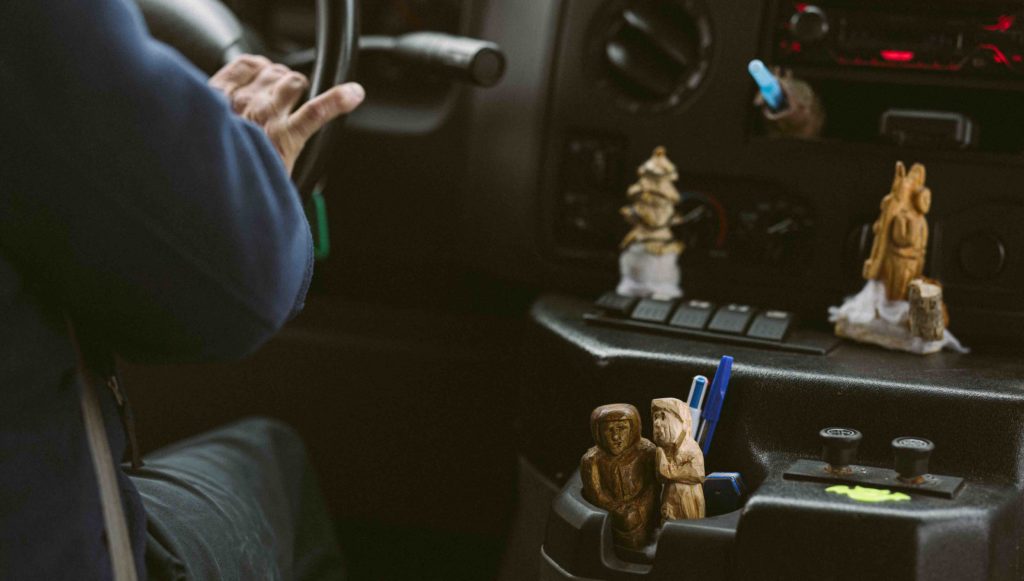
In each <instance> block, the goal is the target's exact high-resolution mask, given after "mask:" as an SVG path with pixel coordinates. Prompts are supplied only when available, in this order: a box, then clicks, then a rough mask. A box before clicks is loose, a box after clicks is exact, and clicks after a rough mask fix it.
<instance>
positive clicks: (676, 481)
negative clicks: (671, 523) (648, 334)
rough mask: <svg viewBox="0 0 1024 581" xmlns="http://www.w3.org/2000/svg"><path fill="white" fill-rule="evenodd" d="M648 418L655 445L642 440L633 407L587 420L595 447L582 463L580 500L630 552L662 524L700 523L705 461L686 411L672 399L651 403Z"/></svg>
mask: <svg viewBox="0 0 1024 581" xmlns="http://www.w3.org/2000/svg"><path fill="white" fill-rule="evenodd" d="M651 415H652V417H653V419H654V430H653V436H654V443H652V442H651V441H650V440H648V439H647V438H644V437H643V436H642V435H641V429H640V414H639V412H638V411H637V409H636V408H635V407H633V406H632V405H629V404H621V403H620V404H609V405H603V406H601V407H598V408H597V409H595V410H594V412H593V413H592V414H591V415H590V430H591V434H592V435H593V437H594V442H595V444H597V445H596V446H594V447H593V448H590V449H589V450H587V453H586V454H584V455H583V459H582V460H581V461H580V477H581V478H582V480H583V497H584V498H585V499H587V501H588V502H590V503H591V504H593V505H595V506H598V507H600V508H603V509H605V510H607V511H608V513H609V516H610V518H611V526H612V533H613V535H614V539H615V544H616V545H619V546H621V547H624V548H627V549H633V550H639V549H642V548H643V547H644V546H645V545H647V544H648V542H650V540H651V535H652V533H653V532H654V530H655V529H656V528H657V527H658V526H659V525H663V524H665V521H668V520H674V519H692V518H703V517H704V489H703V483H704V455H703V454H702V453H701V451H700V448H699V447H698V446H697V442H695V441H694V439H693V422H692V421H691V419H690V409H689V408H688V407H686V405H685V404H684V403H683V402H682V401H680V400H678V399H675V398H662V399H655V400H653V401H652V402H651ZM659 492H660V494H659ZM659 501H660V510H659ZM659 515H660V518H656V517H657V516H659Z"/></svg>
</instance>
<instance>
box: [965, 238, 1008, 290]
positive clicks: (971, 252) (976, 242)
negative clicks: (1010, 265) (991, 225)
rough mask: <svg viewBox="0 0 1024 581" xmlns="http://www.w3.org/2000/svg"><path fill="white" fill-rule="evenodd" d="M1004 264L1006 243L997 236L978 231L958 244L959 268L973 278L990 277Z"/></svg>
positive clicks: (982, 278)
mask: <svg viewBox="0 0 1024 581" xmlns="http://www.w3.org/2000/svg"><path fill="white" fill-rule="evenodd" d="M1004 266H1006V245H1004V244H1003V241H1002V240H1000V239H999V238H998V237H997V236H995V235H993V234H989V233H987V232H978V233H976V234H974V235H972V236H969V237H967V238H965V239H964V241H963V242H962V243H961V244H960V268H962V269H963V271H964V272H965V273H966V274H967V276H969V277H971V278H974V279H981V280H985V279H992V278H995V277H997V276H999V273H1001V272H1002V271H1003V267H1004Z"/></svg>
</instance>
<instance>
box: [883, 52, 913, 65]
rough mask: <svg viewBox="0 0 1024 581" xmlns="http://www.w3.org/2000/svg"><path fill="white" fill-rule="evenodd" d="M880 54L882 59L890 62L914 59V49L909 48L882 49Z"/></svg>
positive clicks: (904, 61) (903, 61)
mask: <svg viewBox="0 0 1024 581" xmlns="http://www.w3.org/2000/svg"><path fill="white" fill-rule="evenodd" d="M880 54H881V55H882V59H883V60H885V61H888V62H891V63H906V62H910V61H912V60H914V51H911V50H883V51H881V53H880Z"/></svg>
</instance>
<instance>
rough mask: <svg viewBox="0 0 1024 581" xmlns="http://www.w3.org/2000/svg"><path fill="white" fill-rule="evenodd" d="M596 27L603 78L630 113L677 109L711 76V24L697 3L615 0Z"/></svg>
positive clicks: (597, 48) (598, 56) (663, 0)
mask: <svg viewBox="0 0 1024 581" xmlns="http://www.w3.org/2000/svg"><path fill="white" fill-rule="evenodd" d="M597 24H598V26H597V34H596V46H595V47H594V48H595V53H596V54H595V56H596V58H597V61H598V63H599V66H598V70H599V75H600V77H601V78H602V81H604V82H605V83H606V84H607V85H608V86H610V87H611V88H612V89H613V90H614V91H615V92H616V94H617V96H618V100H619V102H620V103H621V104H622V105H624V106H626V107H627V108H629V109H631V110H634V111H639V110H645V109H646V110H663V109H668V108H672V107H675V106H677V105H679V104H680V103H682V102H683V101H684V100H685V98H686V97H687V96H688V95H689V94H690V93H692V92H693V91H694V90H695V89H696V88H697V87H698V86H699V85H700V83H701V81H702V80H703V79H704V77H705V75H706V73H707V69H708V64H709V60H710V56H711V44H712V42H711V40H712V39H711V26H710V24H709V22H708V17H707V14H706V12H705V11H704V10H703V7H702V6H701V5H700V4H699V2H698V1H697V0H629V1H616V2H612V3H610V4H609V6H608V8H607V10H606V11H605V12H604V14H603V15H602V16H601V17H600V18H599V21H598V23H597Z"/></svg>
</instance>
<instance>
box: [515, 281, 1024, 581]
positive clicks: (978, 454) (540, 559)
mask: <svg viewBox="0 0 1024 581" xmlns="http://www.w3.org/2000/svg"><path fill="white" fill-rule="evenodd" d="M594 312H596V308H595V307H594V305H593V304H592V303H591V302H590V301H585V300H580V299H576V298H569V297H565V296H557V295H549V296H545V297H543V298H541V299H540V300H539V301H538V302H537V303H536V304H535V305H534V307H533V310H532V314H531V318H532V325H531V330H530V333H529V336H528V338H527V342H526V344H527V347H526V351H525V354H524V368H525V369H527V370H528V371H527V374H526V376H525V377H524V378H523V381H522V387H521V390H520V394H519V402H520V408H519V413H518V416H519V418H520V422H521V425H520V438H521V443H520V447H521V450H522V454H523V462H524V469H523V470H522V471H521V478H524V479H526V480H527V481H532V482H533V488H534V490H546V491H549V492H547V493H541V494H537V493H536V492H535V493H533V495H532V499H533V502H535V503H537V502H543V503H545V504H547V506H548V507H549V508H547V509H546V513H547V514H546V517H545V519H544V525H543V528H541V529H537V530H538V532H537V535H538V537H537V538H536V539H535V542H536V543H537V544H536V545H534V550H536V551H537V553H538V554H537V555H535V558H536V559H537V567H539V569H540V571H541V572H542V573H541V575H540V577H539V578H541V579H545V580H555V579H559V580H561V579H572V580H577V579H610V580H620V579H622V580H625V579H629V580H641V579H691V578H692V579H744V580H746V579H935V580H940V579H1018V578H1020V577H1021V576H1022V574H1024V570H1022V569H1021V568H1020V567H1021V566H1020V563H1021V557H1022V556H1024V555H1022V554H1021V551H1020V544H1019V542H1018V540H1019V538H1020V537H1021V534H1022V533H1024V510H1022V507H1024V504H1022V500H1024V495H1022V493H1021V489H1022V485H1024V471H1022V469H1021V464H1020V458H1021V453H1022V451H1024V427H1022V426H1024V424H1022V422H1021V418H1022V417H1024V390H1022V389H1021V388H1022V384H1021V382H1022V379H1021V378H1024V362H1022V361H1021V359H1020V358H1019V356H1013V355H1011V354H1009V353H1007V354H1000V353H996V352H989V353H984V354H978V353H974V354H970V355H959V354H951V353H941V354H936V355H932V356H929V357H915V356H908V355H905V354H899V353H892V352H887V351H884V350H880V349H877V348H873V347H866V346H861V345H856V344H852V343H845V342H844V343H840V344H839V345H837V346H836V347H835V348H834V349H832V350H831V351H830V352H829V353H828V354H827V355H825V356H821V355H814V354H808V353H796V352H787V351H783V350H767V349H762V348H757V347H753V346H743V345H728V344H719V343H712V342H706V341H702V340H697V339H690V338H686V337H681V336H672V335H665V334H651V333H646V332H641V331H637V330H630V329H623V328H617V327H611V326H603V325H593V324H591V323H588V322H587V321H586V320H585V316H586V315H588V314H591V313H594ZM723 354H728V355H731V356H733V357H734V359H735V363H734V366H733V371H732V382H731V384H730V387H729V391H728V395H727V396H726V399H725V403H724V406H723V407H722V410H721V417H720V421H719V423H718V427H717V431H716V435H715V440H714V441H713V444H712V446H711V448H710V450H709V453H708V454H707V455H706V456H705V463H706V471H707V473H709V474H710V473H712V472H716V471H718V472H739V473H740V474H741V475H742V479H743V481H744V482H745V484H746V493H745V494H744V496H743V497H742V499H741V503H742V507H741V508H740V509H739V510H736V511H733V512H728V513H725V514H713V513H710V512H709V516H708V518H705V519H698V520H693V521H676V522H670V523H668V524H667V525H666V526H665V527H664V528H663V529H662V530H661V531H660V534H659V536H658V539H657V542H656V544H655V546H654V549H653V553H652V554H651V555H649V558H647V559H636V558H634V557H631V556H629V555H625V556H624V555H620V554H619V553H618V552H617V551H616V550H615V547H614V546H613V545H612V543H611V534H610V529H609V527H610V523H609V522H608V518H607V512H605V511H603V510H602V509H600V508H598V507H595V506H593V505H591V504H590V503H588V502H587V501H586V500H585V499H583V497H582V495H581V486H580V480H579V475H578V472H577V471H576V469H577V467H578V465H579V461H580V457H581V455H582V453H583V452H584V451H585V450H586V449H587V448H588V447H590V446H591V445H593V442H592V441H591V435H590V432H589V426H588V422H587V418H588V417H589V414H590V411H591V410H592V409H593V408H595V407H597V406H598V405H601V404H605V403H610V402H623V403H632V404H634V405H636V407H637V408H639V409H640V410H642V412H641V413H642V416H643V419H642V421H643V425H644V433H645V434H649V433H650V426H651V418H650V415H649V414H648V413H646V412H645V411H644V410H645V408H647V407H648V404H649V402H650V400H651V399H653V398H658V397H677V398H681V399H685V396H686V391H687V389H688V387H689V379H690V378H691V377H692V376H693V375H695V374H704V375H707V376H710V375H711V374H712V373H713V372H714V369H715V365H716V363H717V361H718V359H719V357H720V356H721V355H723ZM830 427H831V428H833V430H832V431H831V432H830V431H829V430H826V429H823V428H830ZM854 433H856V434H857V438H854V439H855V440H856V441H855V442H854V445H853V446H852V447H851V446H850V441H851V436H852V435H853V434H854ZM528 486H529V485H528ZM538 545H539V547H538Z"/></svg>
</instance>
